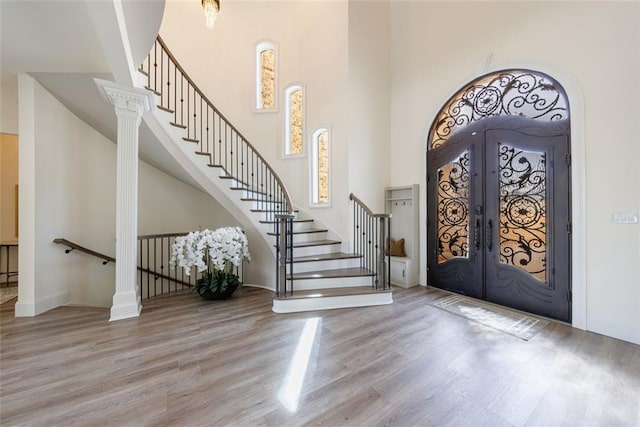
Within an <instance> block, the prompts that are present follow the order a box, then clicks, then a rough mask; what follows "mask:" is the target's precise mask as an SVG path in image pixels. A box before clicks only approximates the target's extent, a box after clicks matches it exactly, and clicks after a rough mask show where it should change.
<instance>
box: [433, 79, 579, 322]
mask: <svg viewBox="0 0 640 427" xmlns="http://www.w3.org/2000/svg"><path fill="white" fill-rule="evenodd" d="M427 147H428V150H427V249H428V250H427V268H428V276H427V279H428V284H429V285H431V286H436V287H439V288H443V289H447V290H451V291H454V292H459V293H463V294H466V295H469V296H473V297H475V298H481V299H486V300H488V301H491V302H495V303H498V304H502V305H506V306H509V307H513V308H518V309H522V310H525V311H529V312H532V313H536V314H540V315H544V316H548V317H552V318H555V319H559V320H563V321H571V296H570V295H571V294H570V292H571V282H570V272H571V268H570V264H571V255H570V252H571V247H570V241H571V239H570V233H571V209H570V207H571V199H570V188H571V185H570V158H571V157H570V123H569V104H568V101H567V97H566V95H565V93H564V90H563V88H562V87H561V86H560V84H558V83H557V82H556V81H555V80H554V79H552V78H551V77H549V76H548V75H545V74H543V73H539V72H534V71H530V70H504V71H499V72H495V73H491V74H489V75H485V76H482V77H480V78H478V79H476V80H474V81H473V82H471V83H470V84H468V85H467V86H465V87H464V88H462V89H461V90H459V91H458V92H457V93H456V94H455V95H454V96H453V97H451V98H450V99H449V101H448V102H447V103H445V105H444V106H443V108H442V109H441V110H440V112H439V113H438V115H437V117H436V119H435V120H434V122H433V125H432V126H431V131H430V133H429V141H428V145H427Z"/></svg>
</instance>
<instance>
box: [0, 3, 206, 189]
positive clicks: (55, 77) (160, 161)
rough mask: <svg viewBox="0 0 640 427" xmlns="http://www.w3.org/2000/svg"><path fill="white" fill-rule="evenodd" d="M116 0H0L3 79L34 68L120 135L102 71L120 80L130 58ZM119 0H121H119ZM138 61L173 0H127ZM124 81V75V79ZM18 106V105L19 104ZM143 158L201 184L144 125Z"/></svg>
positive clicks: (96, 122)
mask: <svg viewBox="0 0 640 427" xmlns="http://www.w3.org/2000/svg"><path fill="white" fill-rule="evenodd" d="M113 1H114V0H0V69H1V77H2V86H3V87H5V88H13V89H12V90H16V91H17V87H16V74H18V73H23V72H24V73H28V74H30V75H31V76H32V77H34V78H35V79H36V80H37V81H38V82H39V83H40V84H41V85H42V86H43V87H44V88H45V89H47V91H49V92H50V93H51V94H52V95H53V96H55V97H56V98H57V99H58V100H59V101H60V102H61V103H62V104H63V105H65V106H66V107H67V108H68V109H69V110H70V111H71V112H73V113H74V114H75V115H76V116H78V117H79V118H80V119H82V120H83V121H85V122H86V123H87V124H89V125H90V126H91V127H93V128H94V129H96V130H97V131H98V132H100V133H101V134H102V135H103V136H105V137H106V138H108V139H110V140H111V141H113V142H116V134H117V132H116V129H117V121H116V117H115V113H114V111H113V107H111V106H110V105H109V104H107V103H106V102H104V100H103V99H102V97H101V95H100V94H99V92H98V90H97V88H96V85H95V83H94V81H93V78H94V77H97V78H101V79H106V80H116V79H115V78H114V75H117V74H118V73H117V70H118V69H119V70H122V64H123V61H125V58H124V55H123V52H122V50H121V49H120V50H119V49H118V43H120V45H123V44H124V41H121V40H114V39H115V38H117V37H121V33H120V31H119V29H118V24H117V20H116V19H115V18H114V16H115V15H114V14H113V13H111V14H109V13H108V12H113V10H114V8H113V6H112V3H111V2H113ZM115 1H117V0H115ZM120 2H121V4H122V11H123V16H124V21H125V23H126V28H127V33H128V45H129V47H130V49H131V56H132V57H133V61H134V64H138V63H140V62H141V61H142V59H143V58H144V56H146V54H147V53H148V52H149V50H150V48H151V46H152V45H153V42H154V40H155V38H156V35H157V34H158V30H159V28H160V23H161V21H162V15H163V13H164V4H165V0H120ZM119 83H122V82H119ZM16 108H17V106H16ZM140 158H141V159H143V160H144V161H146V162H147V163H149V164H151V165H153V166H155V167H157V168H158V169H161V170H163V171H165V172H166V173H168V174H170V175H172V176H174V177H175V178H177V179H179V180H181V181H184V182H186V183H187V184H190V185H192V186H194V187H196V188H200V189H202V187H201V186H200V185H199V184H198V183H197V182H195V181H194V180H193V179H192V178H191V177H190V176H189V175H188V174H187V173H186V172H185V171H184V170H183V169H182V168H181V167H180V166H179V165H178V164H177V162H176V161H175V160H174V159H173V158H172V157H171V156H170V155H169V154H168V153H167V152H166V150H165V149H164V148H163V147H162V146H161V144H159V143H158V142H157V141H156V140H155V137H154V136H153V133H152V132H151V131H150V130H149V129H148V128H147V127H146V125H144V124H143V125H142V126H141V128H140Z"/></svg>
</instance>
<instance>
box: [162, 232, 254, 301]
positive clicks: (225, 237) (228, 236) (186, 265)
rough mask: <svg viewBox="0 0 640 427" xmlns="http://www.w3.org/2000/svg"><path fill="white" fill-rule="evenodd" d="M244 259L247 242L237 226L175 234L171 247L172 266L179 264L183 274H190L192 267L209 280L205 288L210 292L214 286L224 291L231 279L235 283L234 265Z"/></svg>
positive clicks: (247, 250) (247, 253)
mask: <svg viewBox="0 0 640 427" xmlns="http://www.w3.org/2000/svg"><path fill="white" fill-rule="evenodd" d="M245 259H246V260H251V255H250V254H249V242H248V241H247V237H246V236H245V235H244V233H243V232H242V230H241V229H240V227H221V228H217V229H215V230H208V229H207V230H204V231H192V232H190V233H189V234H187V235H186V236H181V237H176V240H175V242H174V244H173V246H172V247H171V265H172V266H173V268H176V267H182V268H183V269H184V274H185V275H187V276H189V275H190V274H191V271H192V269H193V267H195V268H196V270H197V271H198V273H201V274H202V278H203V279H206V281H207V282H209V285H208V287H209V288H210V289H211V290H212V291H215V290H216V289H214V288H220V289H221V290H222V291H224V290H225V289H226V288H227V286H228V285H230V284H231V285H232V284H234V282H235V284H236V285H237V283H238V278H237V276H236V275H235V274H233V267H239V266H240V265H241V264H242V261H243V260H245ZM213 282H218V283H217V284H215V283H213ZM198 286H201V284H200V283H199V285H198ZM196 290H197V291H198V292H199V293H200V290H198V289H196Z"/></svg>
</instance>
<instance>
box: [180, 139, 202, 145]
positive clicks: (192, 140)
mask: <svg viewBox="0 0 640 427" xmlns="http://www.w3.org/2000/svg"><path fill="white" fill-rule="evenodd" d="M182 139H183V140H184V141H187V142H193V143H195V144H197V143H199V142H200V140H198V139H193V138H186V137H185V138H182Z"/></svg>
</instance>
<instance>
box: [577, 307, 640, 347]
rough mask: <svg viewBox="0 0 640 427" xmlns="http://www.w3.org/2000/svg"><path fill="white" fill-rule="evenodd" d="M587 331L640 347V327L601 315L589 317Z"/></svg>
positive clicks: (589, 315)
mask: <svg viewBox="0 0 640 427" xmlns="http://www.w3.org/2000/svg"><path fill="white" fill-rule="evenodd" d="M587 330H588V331H591V332H595V333H598V334H602V335H606V336H609V337H613V338H617V339H620V340H623V341H628V342H630V343H634V344H638V345H640V325H635V324H633V323H628V322H621V321H619V320H615V319H611V318H609V317H607V316H602V315H599V314H588V315H587Z"/></svg>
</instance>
